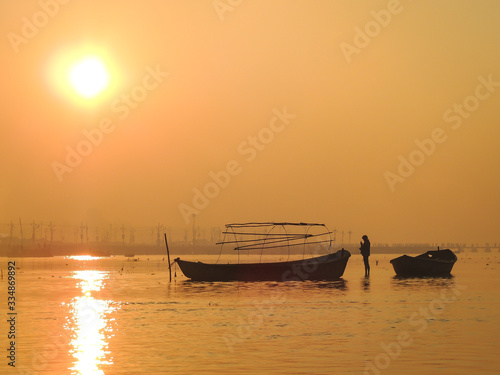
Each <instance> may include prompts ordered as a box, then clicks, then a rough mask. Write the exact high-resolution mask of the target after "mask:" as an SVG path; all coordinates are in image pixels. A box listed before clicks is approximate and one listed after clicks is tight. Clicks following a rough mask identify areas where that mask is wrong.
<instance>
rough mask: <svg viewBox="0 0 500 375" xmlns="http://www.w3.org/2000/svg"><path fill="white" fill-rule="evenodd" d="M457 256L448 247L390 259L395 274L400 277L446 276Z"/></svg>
mask: <svg viewBox="0 0 500 375" xmlns="http://www.w3.org/2000/svg"><path fill="white" fill-rule="evenodd" d="M456 261H457V256H456V255H455V254H454V253H453V251H451V250H450V249H444V250H439V247H438V249H437V250H430V251H427V252H426V253H423V254H420V255H417V256H415V257H411V256H408V255H402V256H400V257H398V258H394V259H392V260H391V263H392V266H393V267H394V271H395V272H396V275H398V276H401V277H423V276H448V275H450V273H451V269H452V268H453V265H454V264H455V262H456Z"/></svg>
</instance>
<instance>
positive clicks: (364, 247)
mask: <svg viewBox="0 0 500 375" xmlns="http://www.w3.org/2000/svg"><path fill="white" fill-rule="evenodd" d="M361 238H362V239H363V241H364V242H360V245H361V247H360V248H359V250H361V255H363V262H364V263H365V277H368V276H370V263H368V257H369V256H370V240H369V239H368V236H367V235H366V234H365V235H364V236H363V237H361Z"/></svg>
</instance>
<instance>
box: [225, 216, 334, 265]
mask: <svg viewBox="0 0 500 375" xmlns="http://www.w3.org/2000/svg"><path fill="white" fill-rule="evenodd" d="M225 227H226V229H225V230H224V231H223V232H222V234H223V235H224V237H223V239H222V241H220V242H217V243H216V245H221V248H220V252H219V257H218V258H217V261H216V263H218V261H219V259H220V256H221V254H222V250H223V247H224V245H235V246H234V250H235V251H238V263H239V261H240V251H251V250H260V262H262V254H263V253H264V250H269V249H276V248H283V247H286V248H287V249H288V257H287V261H288V259H289V258H290V250H291V248H292V247H294V246H303V252H302V258H303V259H304V257H305V253H306V247H307V246H308V245H313V244H327V249H328V253H331V249H332V242H333V240H332V236H331V234H332V233H333V232H331V231H330V230H329V229H328V227H327V226H326V225H325V224H319V223H304V222H298V223H297V222H249V223H233V224H226V225H225ZM287 227H302V228H306V230H305V232H300V233H298V232H297V233H295V232H292V233H289V231H288V230H287ZM314 227H322V228H324V231H322V232H319V233H314V234H311V233H309V231H310V230H311V228H314ZM276 228H282V229H283V231H284V233H272V232H273V230H275V229H276ZM259 229H261V230H262V231H260V232H259ZM266 230H267V231H266ZM228 235H232V236H233V237H234V239H228V240H226V236H228ZM326 235H328V239H322V240H321V239H320V238H321V236H326ZM238 236H239V238H238ZM311 239H313V240H312V241H311Z"/></svg>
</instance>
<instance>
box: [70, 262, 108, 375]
mask: <svg viewBox="0 0 500 375" xmlns="http://www.w3.org/2000/svg"><path fill="white" fill-rule="evenodd" d="M72 277H73V278H74V279H77V280H80V281H79V282H78V284H77V286H78V287H79V288H80V289H81V295H79V296H77V297H75V298H73V299H72V301H71V304H70V305H71V310H70V311H71V314H72V316H70V317H69V324H68V326H67V328H68V329H70V330H71V331H72V332H71V335H72V340H71V345H72V346H73V348H72V350H71V351H70V353H71V354H72V355H73V357H74V358H75V362H74V366H73V367H72V368H71V370H72V374H76V375H78V374H79V375H87V374H104V371H103V370H102V366H103V365H112V364H113V362H112V357H111V353H110V351H109V350H108V344H109V342H108V341H109V338H110V337H112V336H113V328H112V326H111V323H112V321H113V320H114V319H110V318H109V315H110V313H112V312H113V311H115V310H116V308H115V307H113V306H112V301H106V300H101V299H97V298H95V297H94V296H93V294H94V293H96V292H99V291H101V289H102V288H103V287H104V285H105V282H104V281H105V279H107V278H108V273H106V272H102V271H75V272H74V273H73V276H72Z"/></svg>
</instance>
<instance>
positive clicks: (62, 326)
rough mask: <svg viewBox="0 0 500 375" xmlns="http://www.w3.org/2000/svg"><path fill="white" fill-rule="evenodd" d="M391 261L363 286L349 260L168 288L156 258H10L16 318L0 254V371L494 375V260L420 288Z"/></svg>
mask: <svg viewBox="0 0 500 375" xmlns="http://www.w3.org/2000/svg"><path fill="white" fill-rule="evenodd" d="M393 257H394V256H391V255H374V256H372V257H371V264H372V275H371V277H370V278H369V279H365V278H364V277H363V266H362V260H361V257H360V256H359V255H354V256H352V257H351V259H350V260H349V263H348V265H347V269H346V272H345V274H344V277H343V280H341V281H337V282H294V281H290V282H281V283H280V282H252V283H243V282H234V283H199V282H190V281H187V280H186V279H185V277H184V276H183V275H182V273H181V271H180V270H179V269H178V268H177V277H176V278H174V281H172V282H171V283H170V282H169V276H168V264H167V261H166V260H163V257H161V256H150V257H149V258H148V257H147V256H144V257H140V258H139V259H138V260H137V261H131V260H127V258H124V257H112V258H92V259H88V258H45V259H35V258H24V259H16V267H17V269H16V276H15V277H16V291H15V298H16V301H15V303H16V304H15V312H16V313H17V315H8V313H9V310H8V305H7V301H8V294H7V293H8V281H7V262H8V259H5V258H2V263H1V264H2V265H1V267H0V268H1V269H2V275H3V277H2V279H1V281H0V298H2V301H4V302H2V303H1V304H0V306H1V312H0V313H1V314H2V322H3V323H2V324H1V325H0V327H2V328H1V331H2V332H0V345H1V348H2V352H3V353H4V355H2V356H1V358H2V359H0V361H1V363H0V373H1V374H17V373H19V374H82V375H83V374H85V375H86V374H221V373H223V374H498V373H500V369H499V365H500V356H499V353H500V340H499V337H500V319H499V317H500V315H499V312H500V277H499V276H500V256H499V254H498V253H496V252H494V253H471V254H470V253H465V254H459V260H458V262H457V264H456V265H455V268H454V269H453V277H451V278H433V279H397V278H395V277H394V271H393V269H392V266H391V264H390V263H389V260H390V259H391V258H393ZM186 258H191V259H199V260H203V261H210V260H211V258H210V257H202V256H201V257H198V258H194V257H186ZM376 261H378V265H376ZM12 316H15V325H14V330H15V335H16V339H15V366H16V367H15V368H13V367H11V366H9V365H8V363H9V362H10V361H11V360H10V359H9V358H7V356H6V355H5V353H7V355H8V354H9V348H10V341H11V340H9V339H8V334H9V331H10V329H11V328H10V323H9V322H8V319H10V318H11V317H12Z"/></svg>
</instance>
